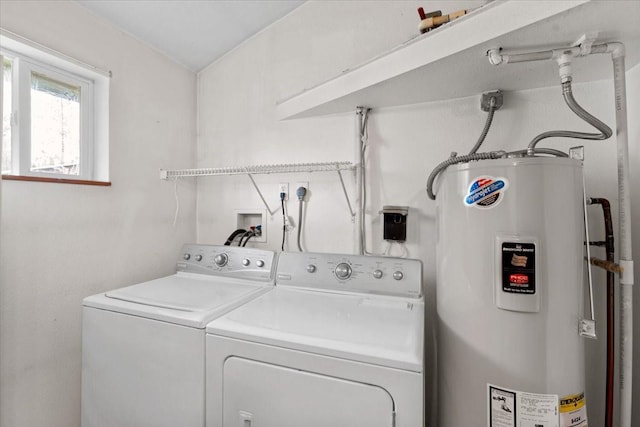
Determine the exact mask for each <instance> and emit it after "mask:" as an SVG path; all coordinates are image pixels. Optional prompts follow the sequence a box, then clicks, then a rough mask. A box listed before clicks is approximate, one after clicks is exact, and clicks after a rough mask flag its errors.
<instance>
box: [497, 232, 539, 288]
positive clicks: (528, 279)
mask: <svg viewBox="0 0 640 427" xmlns="http://www.w3.org/2000/svg"><path fill="white" fill-rule="evenodd" d="M502 290H503V291H504V292H509V293H512V294H535V293H536V245H535V243H523V242H502Z"/></svg>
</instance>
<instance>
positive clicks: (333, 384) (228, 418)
mask: <svg viewBox="0 0 640 427" xmlns="http://www.w3.org/2000/svg"><path fill="white" fill-rule="evenodd" d="M223 394H224V398H223V401H224V409H223V411H224V414H223V419H224V423H223V425H224V427H254V426H255V427H300V426H305V427H327V426H331V427H391V426H392V425H393V417H394V403H393V399H392V398H391V396H390V395H389V393H388V392H387V391H386V390H385V389H383V388H381V387H377V386H373V385H370V384H363V383H358V382H354V381H348V380H343V379H339V378H334V377H328V376H324V375H318V374H314V373H310V372H305V371H299V370H296V369H290V368H284V367H281V366H276V365H271V364H268V363H261V362H256V361H253V360H247V359H243V358H240V357H231V358H229V359H227V360H226V362H225V364H224V391H223Z"/></svg>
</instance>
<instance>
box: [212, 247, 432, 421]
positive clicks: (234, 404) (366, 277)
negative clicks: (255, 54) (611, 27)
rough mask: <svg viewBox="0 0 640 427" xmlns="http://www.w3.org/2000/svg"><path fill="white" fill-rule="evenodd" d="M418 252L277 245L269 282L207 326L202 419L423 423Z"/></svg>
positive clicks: (419, 263)
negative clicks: (292, 249) (398, 254)
mask: <svg viewBox="0 0 640 427" xmlns="http://www.w3.org/2000/svg"><path fill="white" fill-rule="evenodd" d="M421 278H422V264H421V262H420V261H418V260H409V259H399V258H386V257H364V256H355V255H335V254H313V253H282V254H280V256H279V260H278V267H277V274H276V286H275V288H274V290H272V291H271V292H269V293H267V294H264V295H261V296H260V297H258V298H256V299H254V300H252V301H251V302H249V303H247V304H246V305H243V306H242V307H240V308H238V309H236V310H234V311H232V312H230V313H228V314H226V315H224V316H222V317H219V318H217V319H216V320H214V321H213V322H211V323H210V324H209V325H208V326H207V338H206V346H207V383H206V387H207V393H206V399H207V426H208V427H239V426H242V427H252V426H256V427H258V426H260V427H294V426H295V427H298V426H305V427H326V426H331V427H383V426H384V427H390V426H397V427H421V426H422V425H423V412H424V392H423V385H424V384H423V383H424V375H423V366H424V365H423V331H424V326H423V322H424V303H423V298H422V292H421V283H422V279H421Z"/></svg>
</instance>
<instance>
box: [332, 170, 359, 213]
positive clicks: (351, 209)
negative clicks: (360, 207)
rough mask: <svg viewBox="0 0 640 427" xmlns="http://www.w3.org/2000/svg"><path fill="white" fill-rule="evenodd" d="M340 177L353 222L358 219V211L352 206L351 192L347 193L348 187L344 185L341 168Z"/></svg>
mask: <svg viewBox="0 0 640 427" xmlns="http://www.w3.org/2000/svg"><path fill="white" fill-rule="evenodd" d="M336 172H338V177H339V178H340V185H341V186H342V191H343V192H344V198H345V199H347V205H348V206H349V213H350V214H351V222H354V221H355V219H356V213H355V212H354V211H353V208H352V207H351V201H350V200H349V193H347V188H346V187H345V185H344V179H342V172H341V171H340V169H337V170H336Z"/></svg>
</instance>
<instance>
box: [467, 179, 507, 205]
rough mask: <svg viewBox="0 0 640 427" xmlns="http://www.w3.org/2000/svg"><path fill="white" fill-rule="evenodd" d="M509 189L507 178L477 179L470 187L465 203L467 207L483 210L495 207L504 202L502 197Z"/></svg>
mask: <svg viewBox="0 0 640 427" xmlns="http://www.w3.org/2000/svg"><path fill="white" fill-rule="evenodd" d="M507 187H508V186H507V180H506V179H505V178H494V177H492V176H480V177H477V178H475V179H474V180H473V181H472V182H471V185H469V191H468V192H467V195H466V196H465V198H464V203H465V205H467V206H475V207H477V208H482V209H486V208H492V207H495V206H496V205H497V204H498V203H499V202H500V201H501V200H502V195H503V193H504V191H505V190H506V189H507Z"/></svg>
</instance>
